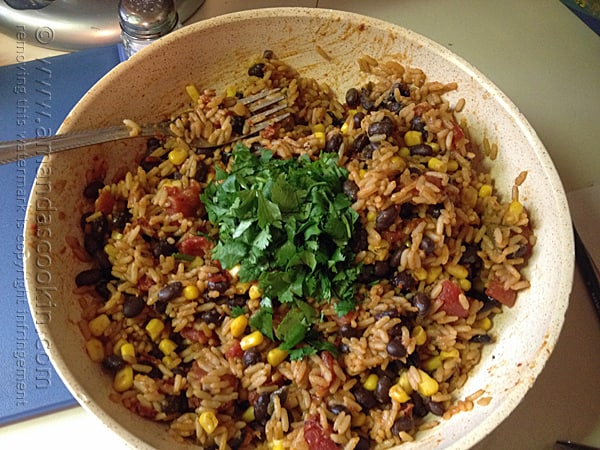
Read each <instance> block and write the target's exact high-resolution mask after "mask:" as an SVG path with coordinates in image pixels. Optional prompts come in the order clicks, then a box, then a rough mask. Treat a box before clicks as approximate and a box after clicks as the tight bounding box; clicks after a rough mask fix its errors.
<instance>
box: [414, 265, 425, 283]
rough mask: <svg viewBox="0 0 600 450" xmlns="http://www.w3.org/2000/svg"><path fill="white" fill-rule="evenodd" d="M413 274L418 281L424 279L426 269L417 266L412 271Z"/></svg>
mask: <svg viewBox="0 0 600 450" xmlns="http://www.w3.org/2000/svg"><path fill="white" fill-rule="evenodd" d="M413 275H414V276H415V278H416V279H417V280H419V281H425V280H426V279H427V269H425V268H424V267H419V268H417V269H415V270H414V271H413Z"/></svg>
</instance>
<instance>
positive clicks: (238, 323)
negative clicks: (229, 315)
mask: <svg viewBox="0 0 600 450" xmlns="http://www.w3.org/2000/svg"><path fill="white" fill-rule="evenodd" d="M247 326H248V318H247V317H246V316H244V315H241V316H237V317H236V318H235V319H233V320H232V321H231V322H230V323H229V331H230V332H231V335H232V336H233V337H234V338H238V337H240V336H241V335H242V334H244V331H245V330H246V327H247Z"/></svg>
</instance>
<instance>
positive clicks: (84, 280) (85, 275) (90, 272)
mask: <svg viewBox="0 0 600 450" xmlns="http://www.w3.org/2000/svg"><path fill="white" fill-rule="evenodd" d="M101 279H102V271H101V270H100V269H87V270H83V271H81V272H79V273H78V274H77V276H76V277H75V284H76V285H77V286H78V287H79V286H92V285H94V284H96V283H98V282H99V281H100V280H101Z"/></svg>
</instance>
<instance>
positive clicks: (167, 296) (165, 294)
mask: <svg viewBox="0 0 600 450" xmlns="http://www.w3.org/2000/svg"><path fill="white" fill-rule="evenodd" d="M182 290H183V285H182V284H181V282H180V281H173V282H171V283H169V284H167V285H166V286H164V287H163V288H161V289H160V291H158V301H161V302H168V301H169V300H172V299H174V298H175V297H177V296H178V295H179V294H181V291H182Z"/></svg>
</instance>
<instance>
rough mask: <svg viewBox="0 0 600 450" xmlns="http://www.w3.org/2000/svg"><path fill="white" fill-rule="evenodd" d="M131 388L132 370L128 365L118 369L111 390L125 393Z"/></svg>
mask: <svg viewBox="0 0 600 450" xmlns="http://www.w3.org/2000/svg"><path fill="white" fill-rule="evenodd" d="M132 386H133V368H132V367H131V366H129V365H127V366H125V367H123V368H122V369H120V370H119V371H118V372H117V373H116V374H115V378H114V379H113V388H114V389H115V391H117V392H125V391H126V390H128V389H131V387H132Z"/></svg>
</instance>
